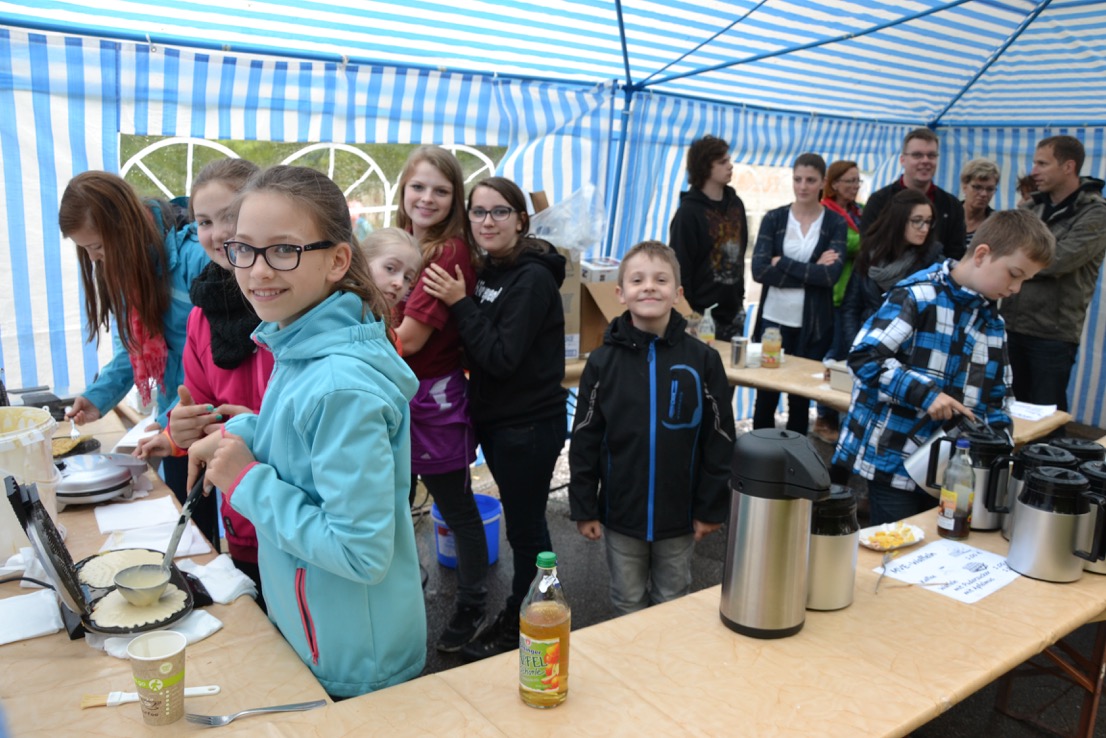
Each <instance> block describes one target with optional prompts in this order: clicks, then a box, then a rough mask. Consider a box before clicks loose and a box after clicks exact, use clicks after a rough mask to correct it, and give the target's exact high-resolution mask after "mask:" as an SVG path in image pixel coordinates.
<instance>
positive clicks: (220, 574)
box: [177, 554, 257, 605]
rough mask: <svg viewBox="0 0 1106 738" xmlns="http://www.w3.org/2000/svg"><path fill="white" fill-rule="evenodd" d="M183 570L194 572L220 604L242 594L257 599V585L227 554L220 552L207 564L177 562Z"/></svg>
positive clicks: (224, 603) (229, 601)
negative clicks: (239, 569)
mask: <svg viewBox="0 0 1106 738" xmlns="http://www.w3.org/2000/svg"><path fill="white" fill-rule="evenodd" d="M177 568H178V569H180V570H181V571H187V572H189V573H190V574H194V575H195V576H196V577H197V578H198V579H199V580H200V581H201V582H203V584H204V587H205V588H206V589H207V593H208V594H210V595H211V599H213V600H215V601H216V602H218V603H219V604H220V605H229V604H230V603H231V602H234V601H235V600H236V599H238V598H239V597H241V596H242V595H249V596H250V597H253V598H254V599H255V600H256V599H257V585H256V584H254V583H253V580H252V579H250V578H249V577H248V576H246V575H245V574H243V573H242V572H240V571H238V569H237V568H236V567H235V566H234V562H233V561H231V559H230V557H229V556H227V555H226V554H219V555H218V556H216V557H215V558H214V559H212V560H211V561H209V562H208V563H207V565H206V566H205V565H203V564H197V563H196V562H195V561H182V562H180V563H179V564H177Z"/></svg>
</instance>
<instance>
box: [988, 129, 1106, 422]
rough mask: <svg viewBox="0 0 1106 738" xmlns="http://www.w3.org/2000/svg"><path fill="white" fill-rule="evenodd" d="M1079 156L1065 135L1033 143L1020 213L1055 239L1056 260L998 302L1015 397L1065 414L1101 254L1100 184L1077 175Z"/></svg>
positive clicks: (1078, 147)
mask: <svg viewBox="0 0 1106 738" xmlns="http://www.w3.org/2000/svg"><path fill="white" fill-rule="evenodd" d="M1084 157H1085V152H1084V150H1083V144H1082V143H1081V142H1080V141H1079V139H1077V138H1073V137H1071V136H1052V137H1050V138H1046V139H1044V140H1042V141H1041V142H1040V143H1039V144H1037V150H1036V152H1035V153H1034V155H1033V171H1032V173H1031V176H1032V177H1033V180H1034V182H1035V183H1036V185H1037V192H1035V193H1033V195H1032V196H1031V197H1030V199H1029V201H1028V202H1027V203H1025V205H1024V206H1023V207H1026V208H1028V209H1030V210H1032V211H1033V212H1035V213H1036V214H1037V215H1038V216H1040V218H1041V220H1043V221H1044V222H1045V224H1046V225H1047V226H1048V228H1049V230H1050V231H1052V235H1054V236H1055V237H1056V258H1055V260H1054V261H1053V262H1052V265H1051V266H1049V267H1047V268H1045V269H1042V270H1041V271H1039V272H1038V273H1037V276H1035V277H1034V278H1033V279H1031V280H1028V281H1027V282H1026V283H1025V284H1024V285H1022V288H1021V292H1020V293H1019V294H1016V295H1010V296H1008V297H1006V298H1005V299H1003V301H1002V308H1001V312H1002V317H1003V318H1004V319H1005V320H1006V331H1007V335H1008V345H1009V350H1010V365H1011V368H1012V369H1013V372H1014V397H1015V398H1017V399H1018V400H1021V401H1023V402H1032V403H1034V404H1038V405H1056V406H1057V407H1058V408H1059V409H1061V410H1067V409H1068V399H1067V387H1068V379H1069V377H1070V376H1071V368H1072V366H1073V365H1074V364H1075V355H1076V352H1077V351H1078V350H1079V339H1080V337H1081V336H1082V333H1083V323H1084V321H1085V319H1086V317H1087V306H1088V305H1089V304H1090V301H1091V296H1092V295H1093V293H1094V289H1095V284H1096V282H1097V281H1098V270H1099V267H1101V266H1102V258H1103V255H1106V200H1103V199H1102V187H1103V184H1104V183H1103V181H1102V180H1100V179H1094V178H1092V177H1082V178H1081V177H1080V176H1079V170H1080V169H1081V168H1082V167H1083V159H1084Z"/></svg>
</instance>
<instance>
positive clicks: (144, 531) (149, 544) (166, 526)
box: [100, 497, 211, 559]
mask: <svg viewBox="0 0 1106 738" xmlns="http://www.w3.org/2000/svg"><path fill="white" fill-rule="evenodd" d="M161 499H166V498H164V497H163V498H161ZM176 527H177V523H176V521H175V520H174V521H173V522H172V523H162V524H161V525H150V526H147V527H145V528H134V529H131V530H117V531H114V532H113V533H112V534H111V535H109V536H108V538H107V540H106V541H104V545H103V546H100V550H101V551H115V550H117V549H120V548H150V549H153V550H155V551H164V550H165V549H167V548H169V539H170V538H172V537H173V531H174V530H175V529H176ZM209 551H211V546H210V545H208V543H207V541H206V540H204V536H203V534H202V533H200V530H199V528H197V527H196V524H195V523H193V522H192V521H191V520H189V521H188V525H186V526H185V527H184V532H182V533H181V537H180V543H179V544H177V553H176V554H175V555H174V556H173V558H174V559H177V558H180V557H181V556H200V555H202V554H205V553H208V552H209Z"/></svg>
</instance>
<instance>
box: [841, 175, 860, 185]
mask: <svg viewBox="0 0 1106 738" xmlns="http://www.w3.org/2000/svg"><path fill="white" fill-rule="evenodd" d="M863 181H864V180H862V179H861V178H860V177H850V178H849V179H839V180H837V182H838V183H839V184H843V185H858V184H860V183H861V182H863Z"/></svg>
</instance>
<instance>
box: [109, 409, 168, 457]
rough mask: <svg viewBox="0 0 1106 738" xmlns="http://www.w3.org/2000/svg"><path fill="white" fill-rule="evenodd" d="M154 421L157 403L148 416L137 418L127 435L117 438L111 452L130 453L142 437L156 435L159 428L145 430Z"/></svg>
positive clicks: (159, 430) (155, 419)
mask: <svg viewBox="0 0 1106 738" xmlns="http://www.w3.org/2000/svg"><path fill="white" fill-rule="evenodd" d="M156 421H157V405H156V404H155V405H154V411H153V412H152V413H150V417H148V418H142V420H139V421H138V422H137V423H135V424H134V427H133V428H131V429H130V430H129V431H127V435H125V436H123V437H122V438H120V439H119V443H117V444H115V446H114V448H112V449H111V452H112V453H113V454H116V453H130V452H131V451H134V450H135V449H136V448H138V442H139V441H141V440H142V439H144V438H149V437H150V436H156V435H157V434H158V433H160V432H161V429H160V428H155V429H154V430H146V427H147V426H148V425H149V424H150V423H153V422H156Z"/></svg>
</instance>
